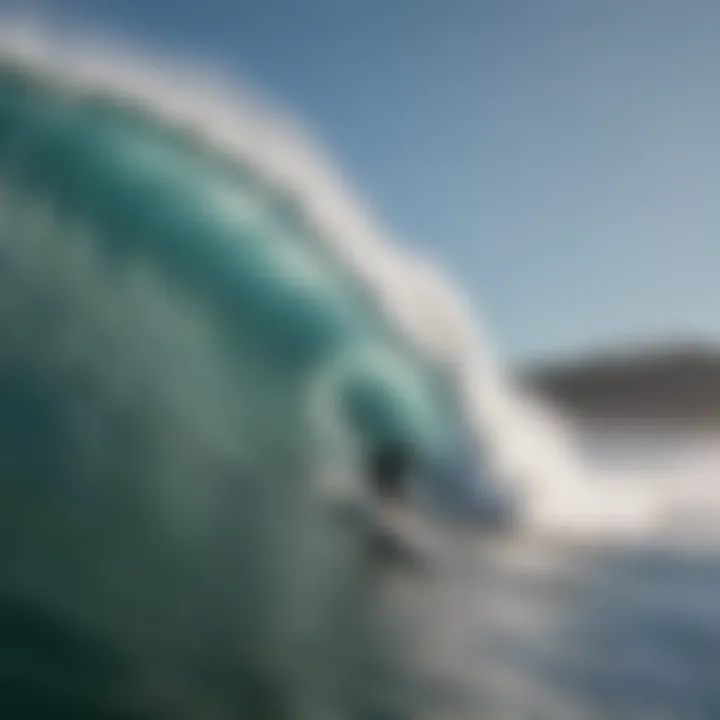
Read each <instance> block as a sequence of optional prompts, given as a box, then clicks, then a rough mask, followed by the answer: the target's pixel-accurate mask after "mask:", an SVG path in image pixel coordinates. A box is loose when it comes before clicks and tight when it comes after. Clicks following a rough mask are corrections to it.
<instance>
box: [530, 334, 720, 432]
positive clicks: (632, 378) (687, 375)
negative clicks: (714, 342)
mask: <svg viewBox="0 0 720 720" xmlns="http://www.w3.org/2000/svg"><path fill="white" fill-rule="evenodd" d="M517 375H518V377H519V379H520V381H521V382H522V383H523V384H525V385H526V386H528V387H529V388H530V389H531V390H532V391H533V392H535V393H537V394H539V395H540V396H541V397H544V398H545V399H546V400H549V401H550V402H552V403H553V404H555V405H557V406H558V407H560V408H561V409H563V410H565V411H566V412H568V413H569V414H570V415H572V416H574V417H577V418H578V419H581V420H584V421H592V422H602V421H613V422H615V421H618V420H622V421H661V422H672V423H674V424H675V423H683V424H685V423H688V424H693V425H697V424H702V425H715V424H720V346H711V345H692V344H678V345H674V346H666V347H653V348H641V349H638V350H633V351H616V352H608V353H606V354H604V355H600V354H596V355H593V356H588V357H585V358H580V359H576V360H571V361H564V362H557V363H554V364H543V365H538V366H525V367H522V368H518V369H517Z"/></svg>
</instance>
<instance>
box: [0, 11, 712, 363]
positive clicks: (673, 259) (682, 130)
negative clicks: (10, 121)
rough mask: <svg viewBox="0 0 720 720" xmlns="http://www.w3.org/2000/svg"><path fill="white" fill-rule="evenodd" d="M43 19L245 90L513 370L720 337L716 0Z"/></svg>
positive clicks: (85, 14)
mask: <svg viewBox="0 0 720 720" xmlns="http://www.w3.org/2000/svg"><path fill="white" fill-rule="evenodd" d="M3 4H4V5H5V6H7V0H6V2H5V3H3ZM23 6H24V7H25V8H28V7H30V8H31V9H32V8H38V9H39V11H40V12H42V13H44V14H45V15H49V16H50V17H51V18H58V19H62V20H63V21H65V22H67V23H70V24H72V23H74V22H76V21H81V22H83V23H84V24H91V26H92V25H96V26H99V27H100V28H102V29H104V30H105V31H110V32H111V33H113V34H116V35H120V36H121V37H122V36H129V37H131V38H132V39H134V40H136V41H137V40H141V41H146V42H147V43H148V44H151V45H159V46H161V47H168V48H170V49H180V50H182V51H183V52H186V53H187V52H190V53H197V54H199V55H201V56H202V57H205V58H207V57H209V58H211V59H213V60H214V61H215V62H217V64H218V65H220V66H221V67H223V68H226V69H229V70H231V71H233V72H238V73H240V74H242V76H244V77H247V78H248V79H249V80H250V81H251V83H253V84H255V85H257V86H259V87H260V88H261V89H262V90H264V91H265V92H266V93H267V94H269V95H270V97H271V98H274V99H276V100H278V101H279V102H280V103H281V104H282V105H284V106H285V107H288V108H289V109H290V110H291V111H292V112H293V113H294V114H296V115H298V116H299V117H300V118H301V119H302V120H303V121H305V123H306V124H308V125H309V126H310V127H311V128H312V130H313V131H314V133H315V134H316V135H318V136H319V137H320V138H321V140H322V141H324V143H325V145H326V147H327V148H328V150H329V151H330V154H331V155H332V156H333V157H334V158H335V160H336V161H337V163H338V164H339V165H340V167H341V169H343V170H344V171H345V172H346V173H347V174H348V175H349V176H350V178H351V180H352V181H353V183H354V185H355V186H356V187H357V188H358V189H359V190H360V192H361V194H362V195H363V196H364V197H365V198H366V199H367V200H368V201H369V204H370V206H371V208H372V209H373V211H374V212H375V213H376V214H377V215H378V216H379V217H380V219H381V221H382V222H384V223H385V224H386V225H387V226H389V227H390V229H392V230H393V231H394V232H395V233H396V234H397V235H399V236H400V237H401V238H402V239H403V241H404V242H406V243H407V244H410V245H416V246H418V247H421V248H422V249H423V250H425V251H429V252H430V253H432V254H433V255H435V256H436V257H439V258H441V260H442V262H443V264H444V265H445V266H446V268H447V269H448V270H449V271H450V273H451V275H452V276H454V277H455V278H456V280H457V281H458V282H459V283H461V284H462V285H463V287H464V288H465V289H466V291H467V292H469V293H470V295H471V298H472V299H473V303H474V305H475V307H476V308H477V309H478V313H479V314H480V315H481V316H483V317H484V318H486V322H487V324H488V325H489V329H490V335H491V337H494V338H495V339H496V340H497V342H498V343H499V344H500V345H501V347H502V350H503V351H504V352H505V353H506V354H509V355H510V356H511V357H514V358H522V359H525V358H533V357H538V356H554V355H558V354H560V355H563V354H567V353H574V352H583V351H585V350H586V349H592V348H594V347H596V346H601V345H603V344H607V343H612V344H615V343H620V342H624V341H627V340H637V339H648V340H662V339H664V338H673V337H676V336H682V337H691V338H695V337H707V338H710V339H714V340H719V341H720V238H719V237H718V231H719V230H720V223H719V222H718V220H719V219H720V142H718V137H719V136H720V3H718V2H716V1H714V0H710V1H706V2H700V1H694V0H674V1H672V2H670V1H667V0H564V1H560V0H545V1H543V0H524V1H522V0H494V1H492V2H490V1H487V2H484V1H482V0H284V1H282V2H281V1H280V0H256V1H255V2H245V1H243V0H202V1H199V0H193V1H192V2H191V1H190V0H165V1H163V0H142V1H140V0H122V1H118V0H32V2H30V3H28V0H24V2H23Z"/></svg>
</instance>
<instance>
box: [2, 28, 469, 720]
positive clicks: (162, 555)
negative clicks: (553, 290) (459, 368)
mask: <svg viewBox="0 0 720 720" xmlns="http://www.w3.org/2000/svg"><path fill="white" fill-rule="evenodd" d="M68 48H71V50H69V49H68ZM127 57H130V54H129V53H126V54H125V55H123V56H122V57H118V56H115V55H113V54H112V53H111V52H110V51H109V50H107V48H104V49H103V50H102V51H100V52H97V51H92V50H91V49H89V48H88V47H86V46H85V47H82V46H81V45H78V44H76V43H68V41H67V39H66V40H65V44H63V45H62V47H60V46H56V45H54V44H53V42H51V41H50V40H49V39H48V38H46V37H45V36H42V35H38V34H36V33H35V32H31V33H27V32H18V31H17V30H13V31H7V32H6V35H5V37H4V38H3V39H2V42H1V43H0V274H2V283H0V286H1V287H0V332H1V333H2V341H1V342H0V345H1V348H2V349H1V350H0V478H2V480H1V481H0V494H1V495H2V502H0V506H1V508H2V509H1V510H0V513H1V514H2V518H1V520H0V527H1V528H2V530H1V531H0V532H1V533H2V539H1V540H0V548H1V549H2V552H3V557H4V559H5V560H6V562H4V563H3V571H2V574H1V575H0V599H1V600H2V603H3V608H2V609H1V610H0V620H2V622H0V639H1V640H2V642H0V646H2V647H4V648H9V650H8V652H11V653H12V652H17V653H20V654H21V655H22V656H23V657H25V658H26V660H25V661H23V662H17V658H16V657H15V656H13V657H10V658H8V663H6V666H7V667H9V668H11V669H10V670H9V671H8V672H7V673H6V674H5V675H2V676H1V677H0V704H2V705H3V707H5V706H9V707H10V708H11V710H12V712H11V713H10V714H11V715H12V716H13V717H25V716H27V717H30V716H33V717H35V716H37V713H42V712H46V713H47V712H50V711H49V710H48V707H53V708H55V709H56V710H57V708H62V709H63V712H65V713H66V714H68V715H73V716H78V717H79V716H86V715H88V716H92V717H94V716H98V717H108V716H116V714H119V716H120V717H156V716H157V717H160V716H162V717H167V716H172V717H176V716H177V717H203V718H204V717H210V716H212V715H216V716H220V717H238V716H241V717H246V716H247V717H302V718H308V720H311V719H312V720H315V719H316V718H320V717H323V716H326V715H325V714H327V716H328V717H332V718H340V717H343V716H344V715H343V712H344V711H345V710H347V709H348V708H351V707H353V708H357V709H358V712H360V711H362V707H363V704H367V702H368V700H367V698H368V688H367V685H368V683H370V684H372V682H376V683H377V685H378V689H377V691H376V693H375V694H376V695H377V697H378V699H377V702H381V701H382V697H381V696H382V695H383V693H384V692H385V691H384V690H383V688H382V687H381V686H382V682H383V678H384V677H385V676H386V674H387V668H388V667H396V668H398V671H399V669H400V668H402V667H405V666H407V665H408V660H409V659H410V658H411V657H412V654H413V650H412V646H413V642H412V641H411V637H412V633H410V631H409V628H408V627H407V626H408V624H409V623H410V621H411V616H412V615H413V613H407V612H405V611H403V612H402V613H400V614H398V608H404V609H408V608H409V607H410V604H412V603H409V602H403V603H398V602H397V599H396V598H395V597H394V592H395V591H394V590H393V587H394V584H393V582H392V578H394V577H395V576H396V575H398V574H399V575H403V574H404V571H403V572H399V573H395V572H390V573H389V577H387V575H388V573H386V572H385V571H384V570H382V568H385V567H386V566H390V567H393V568H395V567H397V568H398V570H402V569H403V568H405V566H407V567H408V568H413V567H415V565H416V564H417V560H418V558H419V559H420V560H421V561H422V562H423V563H424V562H425V559H426V558H429V557H430V556H431V555H432V554H433V553H434V552H435V548H440V547H441V546H443V543H439V544H438V543H437V542H436V539H437V538H438V537H440V535H441V534H442V533H441V530H442V529H443V528H446V527H447V526H448V523H447V522H446V521H447V518H448V517H449V516H451V515H452V511H453V508H457V507H459V506H461V505H462V504H463V501H464V498H466V497H467V498H472V484H471V483H468V482H467V481H466V480H463V481H462V482H455V481H453V480H452V479H451V475H452V473H450V472H449V470H448V468H450V467H451V465H452V464H453V463H455V464H457V461H458V457H459V456H460V455H461V454H462V452H463V448H468V447H471V443H470V438H469V426H468V423H467V420H466V418H465V417H464V415H463V411H462V406H461V404H460V402H459V396H458V394H457V392H456V389H455V388H454V386H453V385H454V376H453V369H452V362H446V361H447V360H452V358H451V356H450V355H448V356H447V357H446V356H445V354H444V349H443V348H444V347H445V338H444V336H443V337H440V335H439V334H438V333H439V332H442V333H446V332H448V331H449V327H450V326H449V324H448V323H445V322H443V317H442V316H440V317H438V315H437V313H438V312H439V313H442V304H441V303H436V302H435V298H436V296H438V294H442V293H443V292H445V291H444V290H443V289H442V286H441V285H440V284H439V281H437V280H436V279H435V276H434V274H433V273H432V272H430V271H429V270H428V269H427V268H424V267H423V268H421V267H420V265H419V264H417V263H416V262H415V261H414V260H411V259H410V258H406V257H405V256H404V255H402V254H400V253H399V252H396V251H394V250H391V249H390V246H389V245H387V244H386V243H385V242H384V240H382V239H380V237H379V236H378V235H377V234H376V233H375V231H373V230H372V229H371V227H370V225H369V224H368V223H367V222H366V221H364V220H363V219H362V218H361V217H360V215H359V214H358V213H356V211H354V210H352V203H351V202H350V201H349V200H346V199H345V198H344V197H343V196H342V195H341V194H340V193H339V192H338V191H337V190H336V187H337V185H338V181H337V180H336V179H335V178H334V177H333V176H332V174H330V173H329V171H326V170H324V169H323V168H322V166H321V165H320V164H316V163H314V161H311V159H310V158H311V156H312V152H311V151H309V150H308V146H306V145H305V144H303V143H302V142H300V141H298V140H296V139H295V138H294V135H293V134H292V133H291V132H290V131H288V130H284V129H283V128H282V127H280V126H279V125H278V123H277V121H275V120H274V119H273V118H274V116H272V115H268V114H267V111H265V110H260V109H258V107H256V106H254V105H253V106H252V107H251V106H250V105H247V104H242V103H239V102H238V103H233V102H231V101H230V97H231V95H230V93H229V92H227V93H225V91H217V90H216V91H215V92H216V95H214V96H212V94H210V96H209V95H208V93H209V91H208V90H207V88H208V87H209V81H208V82H206V81H202V82H200V83H198V84H197V85H196V86H195V87H194V89H193V88H190V89H188V88H187V87H186V86H185V85H186V81H185V74H184V72H183V71H181V70H177V69H174V68H172V67H170V66H168V67H167V68H166V70H165V71H158V70H156V71H154V72H149V71H148V68H150V67H153V66H154V65H155V63H153V62H151V61H150V60H148V59H146V60H144V61H143V62H141V63H140V64H139V65H138V64H137V63H136V64H133V63H131V62H130V61H128V60H127V59H124V58H127ZM181 80H182V81H185V82H181ZM213 97H215V99H212V98H213ZM418 278H422V284H418V282H417V279H418ZM433 283H435V284H434V285H433ZM421 287H422V288H423V291H422V293H420V292H419V289H420V288H421ZM424 293H427V296H426V295H425V294H424ZM433 294H434V295H433ZM435 306H436V307H435ZM431 308H432V312H433V313H434V317H433V320H432V323H431V322H430V320H429V315H430V314H431V312H430V309H431ZM426 312H427V314H428V317H426V315H425V313H426ZM438 322H440V325H437V324H436V323H438ZM453 362H454V361H453ZM388 449H389V451H388ZM388 452H390V453H391V455H390V460H388V459H387V457H388V455H387V453H388ZM392 453H395V455H392ZM398 453H400V456H401V461H402V458H404V460H405V461H406V462H410V463H411V470H412V474H411V475H408V474H407V472H406V473H404V474H403V475H402V476H401V477H399V476H398V475H397V472H395V474H394V475H392V476H391V477H390V479H389V480H388V479H387V477H386V476H388V473H389V472H392V471H388V470H387V466H388V463H389V462H390V463H392V462H395V464H396V465H397V457H398ZM393 457H394V458H395V459H394V460H393ZM379 458H380V459H379ZM382 458H385V459H384V460H381V459H382ZM378 463H381V464H382V463H384V467H385V468H386V469H385V470H378V469H377V468H378V466H379V465H378ZM373 479H375V482H373ZM383 483H384V484H383ZM398 483H401V484H400V485H399V486H398ZM453 483H454V486H453ZM453 487H454V488H455V489H454V490H453V491H452V492H447V490H448V489H451V490H452V489H453ZM398 492H399V493H400V495H401V500H399V501H398V500H393V499H392V497H391V496H392V495H393V494H395V495H396V494H397V493H398ZM388 493H389V494H390V497H389V496H388ZM464 493H467V494H464ZM443 498H445V500H446V502H443ZM448 512H449V514H448ZM417 528H420V530H417ZM435 531H437V532H435ZM433 533H435V534H433ZM438 551H439V552H443V551H442V550H438ZM369 572H370V573H371V575H370V576H369V575H368V573H369ZM377 572H381V575H382V576H383V577H385V579H384V580H382V581H380V580H377V581H373V580H372V575H373V574H375V573H377ZM418 577H419V575H418ZM405 593H406V595H407V600H408V601H410V600H412V595H417V592H416V591H413V592H412V593H411V592H410V591H409V590H405ZM414 614H415V615H416V616H418V614H420V610H419V609H418V611H417V613H414ZM13 618H14V620H13ZM415 619H417V617H416V618H415ZM16 626H17V627H18V628H19V629H18V630H17V631H16V630H14V629H13V628H14V627H16ZM368 678H369V679H368ZM373 678H374V680H373ZM358 683H361V684H362V687H358ZM371 695H372V693H371ZM37 703H40V704H41V705H42V704H43V703H44V705H42V708H45V709H44V710H42V708H40V706H38V705H37ZM368 711H369V710H368ZM363 712H364V711H363ZM33 713H35V714H33ZM93 713H94V714H93ZM348 716H350V715H348Z"/></svg>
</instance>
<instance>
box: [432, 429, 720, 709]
mask: <svg viewBox="0 0 720 720" xmlns="http://www.w3.org/2000/svg"><path fill="white" fill-rule="evenodd" d="M584 440H585V444H586V450H592V452H589V454H588V458H589V460H591V461H592V462H594V463H596V464H604V465H605V467H610V466H612V467H629V466H632V467H634V468H638V467H640V466H642V467H650V466H652V467H656V468H657V467H658V466H659V465H662V464H663V463H661V462H660V460H659V457H660V456H659V452H660V448H662V449H663V450H664V453H665V454H664V455H663V456H662V457H663V458H664V460H665V466H667V467H669V466H670V462H669V461H670V458H671V457H672V458H678V457H681V456H682V457H683V458H685V460H686V461H687V459H688V457H696V458H698V457H699V456H700V455H701V454H702V453H704V454H705V456H706V458H705V460H706V461H705V462H704V463H703V468H704V470H705V472H704V475H703V479H704V480H705V481H706V480H707V475H708V472H709V470H708V468H709V467H710V464H709V462H708V461H707V455H708V453H710V452H711V451H712V449H713V448H714V447H715V446H717V445H718V443H717V433H716V434H715V435H713V434H712V433H708V432H704V433H693V432H687V431H682V432H678V431H674V432H673V431H668V430H663V431H662V432H660V431H656V430H653V429H649V428H634V429H631V428H622V429H620V428H615V429H612V431H611V430H610V429H608V428H604V429H602V431H595V432H593V433H589V434H586V435H585V437H584ZM681 450H686V451H687V452H685V454H682V453H681V452H680V451H681ZM630 461H632V462H630ZM673 467H674V468H675V472H678V468H677V466H673ZM715 467H720V465H718V464H716V465H715ZM693 477H694V476H691V475H689V476H688V478H683V477H682V475H681V474H678V475H677V477H676V478H675V480H676V482H677V483H678V484H679V485H682V484H683V483H684V482H686V480H690V479H692V478H693ZM718 480H719V481H720V478H718ZM668 482H669V480H668V478H667V477H665V478H664V480H663V489H662V491H661V492H662V493H666V492H667V483H668ZM718 490H719V491H720V488H718ZM659 492H660V491H659ZM677 496H678V493H675V495H674V496H673V497H677ZM685 529H686V530H687V532H686V533H684V534H683V535H682V536H681V537H682V540H681V539H678V537H679V536H670V535H667V536H666V535H665V534H664V533H663V532H662V529H661V528H658V530H657V532H656V533H655V534H650V535H647V536H644V537H639V538H638V537H630V536H623V535H617V536H612V534H609V535H605V536H603V537H598V536H592V537H591V536H586V537H583V536H582V534H574V535H572V536H570V535H567V536H565V537H563V534H562V533H558V534H556V535H554V536H552V537H551V536H548V535H543V534H540V533H537V532H534V531H532V530H531V529H528V528H525V529H520V530H519V531H518V532H517V533H513V534H511V536H510V537H501V538H496V539H486V540H483V542H481V543H479V544H478V547H477V549H476V551H475V553H474V558H473V560H472V563H471V564H472V566H473V568H474V569H472V570H471V569H470V566H468V572H467V573H466V574H465V578H466V586H465V587H464V588H463V589H462V591H460V593H461V595H462V597H463V598H464V600H463V601H461V602H464V603H465V606H464V607H463V608H462V610H461V611H455V612H452V613H449V614H450V615H452V616H453V617H454V618H455V625H456V626H455V627H452V622H451V624H450V626H449V628H450V629H449V630H448V631H447V633H446V634H445V638H444V639H445V641H446V642H448V643H453V642H455V643H457V646H456V649H455V650H454V651H453V652H449V653H448V654H449V655H452V656H453V657H454V658H455V661H456V662H457V663H458V666H459V668H460V669H458V670H457V671H456V674H455V682H457V683H458V685H457V686H456V688H455V690H454V692H455V698H454V701H451V700H450V699H449V697H450V696H452V694H453V689H452V687H451V685H452V684H451V683H450V684H448V683H447V682H446V683H445V685H444V686H443V683H440V684H439V687H436V688H435V690H436V693H437V696H436V700H437V704H438V708H437V709H436V710H434V709H432V707H431V705H432V702H431V701H430V700H428V702H427V704H426V711H427V717H428V718H442V717H445V718H468V719H470V718H477V719H480V718H488V720H496V719H500V718H507V719H508V720H509V719H513V720H515V719H517V720H520V719H528V720H563V719H567V720H584V719H586V718H587V719H592V720H595V719H597V720H601V719H606V718H607V719H610V718H613V719H615V718H617V719H626V718H627V719H632V720H651V719H652V720H656V719H658V720H681V719H682V720H695V719H697V720H701V719H703V720H713V719H717V718H720V551H718V550H717V549H716V547H715V546H714V544H712V543H709V542H705V541H703V542H696V543H693V542H688V538H689V537H692V528H685ZM703 537H704V536H703ZM465 613H467V614H465ZM453 633H454V637H453ZM458 646H462V647H463V648H464V650H463V651H462V652H458V651H457V647H458ZM458 658H462V659H461V660H458ZM461 678H462V680H461ZM443 693H444V694H443ZM440 698H442V699H440ZM453 702H454V707H452V708H451V705H453Z"/></svg>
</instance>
